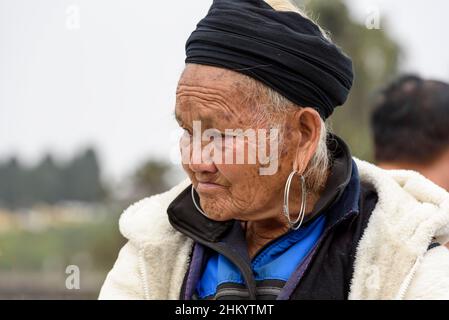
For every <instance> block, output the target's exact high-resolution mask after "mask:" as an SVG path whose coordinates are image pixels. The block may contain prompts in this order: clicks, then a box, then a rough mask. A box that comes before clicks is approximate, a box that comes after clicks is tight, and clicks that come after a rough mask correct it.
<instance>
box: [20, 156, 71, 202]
mask: <svg viewBox="0 0 449 320" xmlns="http://www.w3.org/2000/svg"><path fill="white" fill-rule="evenodd" d="M61 178H62V177H61V168H59V167H58V166H57V165H56V163H55V161H54V160H53V157H52V156H51V155H50V154H47V155H45V156H44V158H43V159H42V161H41V162H40V163H39V164H38V165H37V166H36V167H35V168H34V170H33V171H32V172H31V173H30V174H29V175H28V177H27V180H28V183H27V184H26V185H24V186H23V187H22V190H23V193H24V194H26V195H28V196H30V195H33V198H34V199H33V200H34V201H42V202H46V203H55V202H57V201H58V200H60V199H63V198H64V194H63V189H64V188H63V181H62V179H61Z"/></svg>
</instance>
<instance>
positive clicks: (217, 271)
mask: <svg viewBox="0 0 449 320" xmlns="http://www.w3.org/2000/svg"><path fill="white" fill-rule="evenodd" d="M325 222H326V215H324V214H322V215H321V216H319V217H318V218H316V219H315V220H313V221H312V222H310V223H308V224H307V225H305V226H303V227H300V228H299V229H298V230H292V231H290V232H288V233H286V234H285V235H283V236H281V237H280V238H279V239H277V240H275V241H274V242H273V243H271V244H270V245H268V246H267V247H266V248H264V249H263V250H262V251H261V252H259V253H258V254H257V255H256V256H255V257H254V258H253V259H252V261H251V268H252V271H253V275H254V278H255V280H256V281H264V280H280V281H282V282H287V280H288V279H289V278H290V276H291V275H292V273H293V272H294V271H295V270H296V269H297V268H298V266H299V265H300V264H301V262H302V261H303V259H304V258H305V257H306V256H307V254H308V253H309V252H310V251H311V250H312V248H313V247H314V246H315V244H316V243H317V241H318V240H319V238H320V236H321V234H322V233H323V230H324V226H325ZM227 283H230V284H244V279H243V277H242V275H241V273H240V271H239V269H238V268H237V267H236V266H235V265H234V264H233V263H232V262H230V261H229V260H228V259H227V258H226V257H225V256H223V255H221V254H219V253H216V252H215V253H213V254H212V255H211V256H210V257H209V258H208V261H207V263H206V266H205V268H204V271H203V274H202V276H201V278H200V281H199V282H198V284H197V286H196V294H197V296H198V298H200V299H204V298H207V297H210V296H214V295H215V293H216V292H217V288H218V287H219V286H220V285H222V284H227Z"/></svg>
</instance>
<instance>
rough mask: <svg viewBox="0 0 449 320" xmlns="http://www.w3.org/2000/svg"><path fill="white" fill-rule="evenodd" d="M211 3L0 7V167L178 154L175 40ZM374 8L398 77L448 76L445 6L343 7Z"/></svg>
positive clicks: (130, 164)
mask: <svg viewBox="0 0 449 320" xmlns="http://www.w3.org/2000/svg"><path fill="white" fill-rule="evenodd" d="M210 3H211V0H194V1H148V0H133V1H129V0H127V1H125V0H78V1H77V0H73V1H63V0H0V160H1V159H5V158H6V157H8V156H11V155H18V156H19V157H20V159H22V160H24V161H26V162H27V163H33V162H35V161H37V160H38V159H40V158H41V157H42V155H43V153H44V152H46V151H49V152H52V153H54V154H56V155H57V156H58V158H60V159H62V160H63V159H66V158H69V157H71V156H73V154H74V153H75V152H77V151H78V150H81V149H82V148H84V147H86V146H90V145H92V146H94V147H95V148H96V149H97V150H98V151H99V154H100V160H101V162H102V165H103V167H104V169H105V175H106V177H115V178H119V177H121V176H123V175H125V174H127V173H129V172H130V170H132V169H133V168H134V167H135V166H136V165H137V164H138V163H139V162H141V161H142V160H144V159H147V158H148V157H150V156H155V157H162V158H167V159H170V154H171V153H176V150H177V148H176V141H175V137H176V123H175V121H174V119H173V115H172V113H173V107H174V98H175V96H174V95H175V88H176V83H177V80H178V77H179V75H180V72H181V71H182V68H183V64H184V44H185V40H186V39H187V37H188V35H189V34H190V32H191V31H192V30H193V29H194V27H195V24H196V23H197V22H198V21H199V19H200V18H201V17H203V16H204V15H205V14H206V12H207V9H208V7H209V5H210ZM348 3H349V4H350V7H351V11H352V12H353V14H354V17H356V19H358V20H359V21H361V22H364V21H365V19H366V18H367V17H368V16H369V15H370V14H372V12H373V8H374V9H376V10H378V12H379V13H380V22H381V28H387V29H388V30H390V31H391V32H392V34H393V36H394V38H395V39H396V40H398V41H399V42H400V43H401V44H402V45H403V47H404V48H405V49H406V52H407V57H406V60H405V61H403V65H404V70H405V71H415V72H420V73H421V74H423V75H425V76H426V77H433V78H438V79H444V80H449V43H448V42H447V41H445V40H444V39H446V38H447V36H446V35H445V33H446V30H449V19H448V18H447V16H446V15H447V12H449V2H448V1H445V0H429V1H426V2H424V1H417V0H394V1H392V0H382V1H381V0H378V1H368V0H348Z"/></svg>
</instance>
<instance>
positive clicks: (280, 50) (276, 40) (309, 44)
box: [186, 0, 353, 119]
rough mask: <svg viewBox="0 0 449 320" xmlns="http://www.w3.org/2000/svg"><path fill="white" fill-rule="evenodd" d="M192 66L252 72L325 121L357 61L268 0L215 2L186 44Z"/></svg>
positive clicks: (301, 19) (313, 27) (345, 92)
mask: <svg viewBox="0 0 449 320" xmlns="http://www.w3.org/2000/svg"><path fill="white" fill-rule="evenodd" d="M186 55H187V58H186V63H195V64H202V65H210V66H216V67H222V68H225V69H230V70H233V71H236V72H240V73H243V74H246V75H248V76H250V77H252V78H255V79H257V80H259V81H261V82H263V83H264V84H265V85H267V86H268V87H270V88H272V89H274V90H275V91H277V92H279V93H280V94H282V95H283V96H284V97H286V98H288V99H289V100H290V101H292V102H294V103H295V104H297V105H299V106H303V107H312V108H314V109H316V110H317V111H318V112H319V113H320V115H321V117H322V118H323V119H326V118H327V117H329V116H330V115H331V113H332V112H333V110H334V108H335V107H337V106H339V105H342V104H343V103H344V102H345V101H346V98H347V96H348V94H349V90H350V89H351V86H352V80H353V72H352V62H351V59H350V58H348V57H347V56H346V55H345V54H344V53H343V52H342V51H341V50H340V49H339V48H338V47H337V46H335V45H334V44H333V43H331V42H330V41H329V40H327V39H326V38H325V37H324V36H323V35H322V33H321V31H320V30H319V28H318V26H317V25H315V24H314V23H313V22H312V21H310V20H309V19H307V18H304V17H302V16H301V15H300V14H298V13H296V12H288V11H275V10H274V9H273V8H272V7H271V6H270V5H268V4H267V3H266V2H265V1H263V0H214V1H213V4H212V6H211V8H210V9H209V12H208V14H207V16H206V17H205V18H204V19H202V20H201V21H200V22H199V23H198V25H197V28H196V30H195V31H194V32H193V33H192V34H191V36H190V38H189V39H188V40H187V43H186Z"/></svg>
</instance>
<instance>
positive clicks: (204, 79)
mask: <svg viewBox="0 0 449 320" xmlns="http://www.w3.org/2000/svg"><path fill="white" fill-rule="evenodd" d="M247 82H248V81H247V78H246V77H245V76H243V75H242V74H239V73H237V72H235V71H232V70H229V69H225V68H221V67H215V66H208V65H200V64H187V65H186V67H185V69H184V71H183V72H182V74H181V77H180V79H179V82H178V90H177V92H179V91H180V89H183V87H186V86H191V87H198V88H205V89H211V90H214V89H215V90H220V91H221V92H222V93H223V94H235V93H243V92H244V90H242V89H243V86H244V85H245V84H247ZM239 91H240V92H239Z"/></svg>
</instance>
